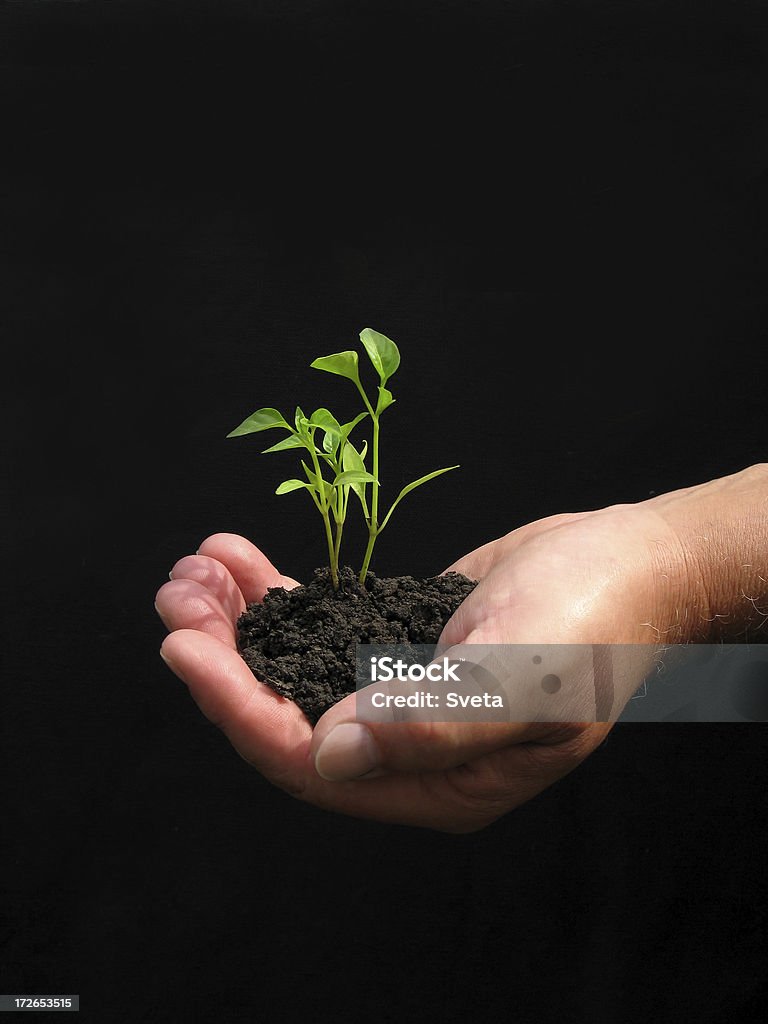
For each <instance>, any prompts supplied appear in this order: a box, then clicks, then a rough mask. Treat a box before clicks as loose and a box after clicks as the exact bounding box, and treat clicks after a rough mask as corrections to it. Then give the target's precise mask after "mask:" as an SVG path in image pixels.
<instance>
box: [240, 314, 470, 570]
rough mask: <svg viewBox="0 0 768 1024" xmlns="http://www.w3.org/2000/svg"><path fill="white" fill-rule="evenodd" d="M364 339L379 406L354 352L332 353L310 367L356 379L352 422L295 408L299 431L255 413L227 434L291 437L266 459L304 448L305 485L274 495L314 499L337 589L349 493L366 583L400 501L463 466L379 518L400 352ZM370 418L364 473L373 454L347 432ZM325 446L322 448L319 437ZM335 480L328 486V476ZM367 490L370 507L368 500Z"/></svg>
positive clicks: (287, 486)
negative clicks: (277, 432)
mask: <svg viewBox="0 0 768 1024" xmlns="http://www.w3.org/2000/svg"><path fill="white" fill-rule="evenodd" d="M360 341H361V342H362V343H363V348H364V349H365V351H366V353H367V354H368V358H369V359H370V361H371V364H372V365H373V368H374V370H375V371H376V373H377V374H378V377H379V384H378V385H377V397H376V405H375V406H374V405H373V402H372V401H371V399H370V398H369V396H368V393H367V392H366V390H365V388H364V387H363V385H362V383H361V381H360V368H359V362H358V355H357V352H355V351H352V350H349V351H346V352H335V353H333V354H332V355H329V356H321V357H320V358H319V359H315V360H314V362H312V363H311V366H312V367H313V368H314V369H316V370H324V371H325V372H326V373H333V374H336V375H337V376H339V377H346V378H347V379H348V380H351V381H352V383H353V384H354V385H355V387H356V388H357V390H358V392H359V393H360V396H361V398H362V400H363V404H364V406H365V409H364V411H363V412H360V413H359V414H358V415H357V416H355V418H354V419H352V420H350V421H349V422H348V423H343V424H342V423H339V421H338V420H337V419H336V417H335V416H334V415H333V413H331V412H330V410H329V409H326V408H320V409H316V410H315V411H314V412H313V413H312V415H311V416H309V417H308V416H306V414H305V413H304V412H303V411H302V409H301V407H300V406H297V407H296V412H295V414H294V425H293V426H291V425H290V423H288V421H287V420H286V419H285V417H284V416H283V415H282V413H281V412H279V411H278V410H277V409H271V408H265V409H258V410H257V411H256V412H255V413H253V414H252V415H251V416H249V417H248V419H246V420H244V421H243V422H242V423H241V424H240V426H239V427H236V428H235V429H234V430H233V431H231V432H230V433H229V434H227V437H241V436H242V435H244V434H254V433H257V432H259V431H262V430H272V429H275V428H277V429H283V430H287V431H288V436H287V437H285V438H283V440H281V441H278V442H277V444H273V445H272V446H271V447H270V448H265V449H264V450H263V453H262V454H265V455H266V454H269V453H271V452H281V451H288V450H290V449H303V450H304V451H306V452H308V453H309V459H310V462H311V467H310V465H308V464H307V462H306V461H305V460H304V459H302V460H301V465H302V468H303V469H304V475H305V476H306V480H299V479H296V478H293V479H290V480H284V481H283V483H281V484H280V485H279V487H278V488H277V490H276V492H275V493H276V494H288V493H290V492H291V491H298V490H302V489H303V490H307V491H309V494H310V497H311V498H312V501H313V502H314V503H315V506H316V508H317V510H318V512H319V513H320V515H321V516H322V518H323V524H324V528H325V537H326V542H327V544H328V558H329V564H330V571H331V581H332V583H333V586H334V588H335V589H338V586H339V552H340V550H341V539H342V535H343V532H344V523H345V522H346V518H347V506H348V503H349V493H350V491H353V492H354V494H355V496H356V497H357V499H358V501H359V502H360V506H361V509H362V512H363V516H364V518H365V522H366V526H367V528H368V543H367V546H366V549H365V554H364V556H363V563H362V568H361V569H360V576H359V579H360V582H361V583H364V582H365V577H366V575H367V573H368V567H369V565H370V562H371V556H372V554H373V548H374V545H375V543H376V539H377V537H378V536H379V534H380V533H381V532H382V530H383V529H384V528H385V526H386V525H387V523H388V522H389V520H390V518H391V516H392V513H393V512H394V510H395V508H396V507H397V505H398V504H399V503H400V502H401V501H402V499H403V498H404V497H405V496H406V494H409V493H410V492H411V491H413V490H415V488H417V487H420V486H421V485H422V484H424V483H426V482H427V481H428V480H433V479H434V478H435V477H437V476H440V475H441V474H442V473H447V472H449V470H452V469H458V466H446V467H445V468H444V469H436V470H435V471H434V472H432V473H427V475H426V476H422V477H419V479H418V480H414V481H413V482H412V483H410V484H407V485H406V486H405V487H403V489H402V490H401V491H400V493H399V494H398V496H397V497H396V498H395V500H394V501H393V502H392V504H391V505H390V507H389V510H388V511H387V513H386V515H384V516H383V517H381V518H380V516H379V491H380V482H379V432H380V423H379V421H380V418H381V415H382V413H384V412H385V411H386V410H387V409H388V408H389V407H390V406H391V405H392V404H393V403H394V401H395V399H394V397H393V395H392V392H391V391H390V390H388V388H387V387H386V384H387V382H388V381H389V379H390V377H392V375H393V374H394V373H395V371H396V370H397V368H398V367H399V365H400V352H399V351H398V348H397V345H396V344H395V343H394V341H391V340H390V339H389V338H387V337H386V336H385V335H383V334H379V332H378V331H374V330H372V329H371V328H370V327H366V328H365V330H363V331H361V332H360ZM367 418H370V420H371V445H370V451H371V469H370V471H369V470H368V469H367V468H366V465H365V459H366V456H367V454H368V442H367V441H364V442H363V443H362V445H361V446H360V449H359V450H358V449H357V448H356V447H355V446H354V445H353V444H352V442H351V441H350V440H349V437H350V434H351V433H352V431H353V430H354V429H355V427H357V426H358V424H359V423H361V422H362V421H363V420H365V419H367ZM319 435H321V436H322V440H321V441H320V444H319V445H318V436H319ZM324 467H328V468H327V470H326V472H327V473H328V475H329V476H330V477H331V479H330V480H329V479H328V478H327V476H326V475H325V474H324ZM369 487H370V502H369V500H368V497H369V492H368V488H369Z"/></svg>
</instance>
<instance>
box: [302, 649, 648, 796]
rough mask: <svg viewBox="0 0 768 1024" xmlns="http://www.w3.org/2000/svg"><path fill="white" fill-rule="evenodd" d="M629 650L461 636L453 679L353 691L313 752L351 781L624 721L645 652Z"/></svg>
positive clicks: (430, 767)
mask: <svg viewBox="0 0 768 1024" xmlns="http://www.w3.org/2000/svg"><path fill="white" fill-rule="evenodd" d="M639 653H640V655H642V654H643V651H641V652H639ZM629 655H630V656H629V657H627V654H626V651H625V649H624V648H621V647H619V648H614V649H613V651H611V650H609V649H608V648H607V647H606V646H604V645H592V644H543V645H542V644H536V645H531V644H491V645H489V644H470V643H466V644H460V645H457V646H454V647H451V648H449V649H448V651H447V654H445V655H444V657H445V662H446V663H448V664H450V665H451V666H452V670H457V672H456V674H453V675H449V674H446V675H444V676H443V678H444V679H449V678H450V679H451V680H452V681H451V682H450V683H446V682H444V681H442V680H441V681H439V682H431V683H428V682H425V681H419V682H413V681H406V680H405V679H403V680H398V679H395V680H394V681H393V682H388V683H382V682H373V683H371V684H370V685H369V686H366V687H364V688H363V689H361V690H359V691H358V692H357V693H353V694H350V695H349V696H347V697H345V698H344V699H343V700H342V701H340V702H339V703H338V704H336V705H335V706H334V707H332V708H331V709H330V710H329V711H327V712H326V714H325V715H323V717H322V718H321V719H320V721H319V722H318V723H317V726H316V727H315V730H314V733H313V736H312V741H311V746H310V758H311V759H312V760H313V763H314V766H315V770H316V771H317V773H318V774H319V775H320V776H321V777H322V778H324V779H327V780H329V781H342V780H349V779H356V778H361V777H363V776H371V777H372V776H374V775H383V774H389V773H421V772H435V771H442V770H446V769H450V768H455V767H457V766H459V765H462V764H466V763H467V762H469V761H472V760H474V759H476V758H478V757H481V756H483V755H486V754H491V753H494V752H497V751H499V750H502V749H504V748H507V747H510V746H514V745H517V744H521V743H537V744H553V743H559V742H561V741H562V740H563V738H564V736H565V735H567V734H570V733H572V732H573V730H574V728H576V730H577V731H578V730H580V729H582V728H583V727H584V725H586V724H589V723H596V722H606V723H607V722H613V721H615V719H616V717H617V716H618V714H619V713H620V710H621V708H622V707H623V704H624V702H625V699H626V697H627V696H628V694H629V693H631V692H632V690H633V688H636V686H637V685H638V681H639V679H638V668H639V667H640V662H641V661H643V660H644V659H643V658H642V657H641V658H640V662H639V661H638V652H636V651H634V650H632V649H630V652H629ZM640 678H642V675H640ZM491 709H494V710H491Z"/></svg>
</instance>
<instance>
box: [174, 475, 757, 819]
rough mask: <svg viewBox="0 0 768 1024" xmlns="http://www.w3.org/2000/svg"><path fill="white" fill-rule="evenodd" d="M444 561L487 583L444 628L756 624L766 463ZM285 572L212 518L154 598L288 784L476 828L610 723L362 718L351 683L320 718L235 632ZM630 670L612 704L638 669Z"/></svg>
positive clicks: (641, 629)
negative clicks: (299, 703)
mask: <svg viewBox="0 0 768 1024" xmlns="http://www.w3.org/2000/svg"><path fill="white" fill-rule="evenodd" d="M449 569H453V570H457V571H459V572H463V573H465V574H466V575H468V576H470V577H472V578H474V579H477V580H479V581H480V582H479V584H478V586H477V588H476V589H475V590H474V591H473V593H472V594H471V595H470V596H469V597H468V598H467V600H466V601H465V602H464V603H463V604H462V605H461V606H460V608H459V609H458V611H457V612H456V614H455V615H454V616H453V618H452V619H451V620H450V622H449V623H448V624H447V626H446V628H445V630H444V632H443V636H442V637H441V642H443V643H447V644H452V645H453V644H460V643H508V644H513V643H524V644H553V643H563V644H585V643H587V644H648V645H649V649H652V648H654V647H656V646H662V645H665V644H669V643H687V642H698V643H705V642H720V641H726V640H729V641H740V640H745V639H750V640H756V639H759V638H760V637H761V636H764V632H765V629H766V622H767V621H768V584H767V583H766V580H768V466H766V465H757V466H752V467H750V468H748V469H746V470H743V471H742V472H740V473H736V474H734V475H732V476H728V477H724V478H722V479H720V480H714V481H711V482H709V483H706V484H701V485H699V486H696V487H691V488H686V489H683V490H680V491H674V492H671V493H669V494H665V495H661V496H659V497H656V498H653V499H651V500H649V501H645V502H640V503H637V504H633V505H613V506H610V507H608V508H604V509H600V510H598V511H593V512H582V513H573V514H564V515H556V516H551V517H549V518H547V519H542V520H539V521H537V522H534V523H529V524H528V525H526V526H523V527H521V528H520V529H517V530H513V531H512V532H511V533H509V534H507V535H506V536H504V537H501V538H499V539H498V540H495V541H492V542H490V543H489V544H485V545H483V546H482V547H480V548H478V549H477V550H475V551H473V552H471V553H470V554H468V555H466V556H464V557H463V558H460V559H459V560H458V561H457V562H455V563H453V565H451V566H449ZM296 585H297V583H296V581H295V580H293V579H291V578H290V577H286V576H283V575H281V574H280V572H279V571H278V569H276V568H275V566H274V565H272V563H271V562H270V561H269V559H268V558H267V557H266V556H265V555H264V554H263V553H262V552H261V551H260V550H259V549H258V548H256V547H255V546H254V545H253V544H251V543H250V542H249V541H247V540H246V539H245V538H243V537H238V536H235V535H233V534H223V533H219V534H215V535H213V536H212V537H209V538H208V539H207V540H205V541H204V542H203V544H202V545H201V547H200V549H199V550H198V552H197V554H195V555H191V556H186V557H184V558H182V559H181V560H180V561H178V562H177V563H176V565H175V566H174V567H173V570H172V572H171V580H170V581H169V582H168V583H166V584H164V585H163V586H162V587H161V588H160V590H159V591H158V594H157V599H156V607H157V610H158V613H159V614H160V616H161V618H162V620H163V622H164V623H165V625H166V626H167V627H168V629H169V631H170V633H169V635H168V636H167V637H166V639H165V641H164V643H163V645H162V649H161V655H162V657H163V658H164V660H165V661H166V662H167V664H168V665H169V667H170V668H171V669H172V670H173V671H174V672H175V673H176V675H178V676H179V677H180V678H181V679H182V680H183V681H184V682H185V683H186V684H187V686H188V687H189V690H190V693H191V695H192V697H193V698H194V699H195V701H196V702H197V703H198V705H199V707H200V708H201V710H202V711H203V713H204V714H205V715H206V716H207V717H208V718H209V719H210V721H211V722H213V723H214V724H215V725H217V726H218V727H219V728H220V729H222V730H223V731H224V733H225V734H226V735H227V737H228V738H229V740H230V741H231V743H232V744H233V746H234V747H235V749H236V750H237V751H238V753H239V754H240V755H241V756H242V757H243V758H245V760H246V761H248V762H249V763H250V764H252V765H253V766H254V767H255V768H256V769H257V770H258V771H259V772H261V773H262V774H263V775H264V776H265V777H266V778H267V779H269V780H270V781H271V782H273V783H274V784H275V785H277V786H279V787H281V788H282V789H284V790H285V791H286V792H288V793H290V794H291V795H292V796H295V797H297V798H299V799H302V800H306V801H308V802H310V803H313V804H316V805H317V806H319V807H323V808H325V809H327V810H331V811H336V812H340V813H343V814H349V815H354V816H357V817H363V818H373V819H376V820H379V821H384V822H393V823H401V824H407V825H414V826H421V827H426V828H432V829H439V830H442V831H446V832H457V833H458V832H472V831H475V830H477V829H480V828H483V827H485V826H486V825H488V824H489V823H491V822H492V821H494V820H495V819H497V818H498V817H500V816H501V815H503V814H505V813H507V812H508V811H510V810H512V809H513V808H515V807H517V806H519V805H520V804H522V803H524V802H525V801H526V800H529V799H531V798H532V797H534V796H536V794H538V793H540V792H541V791H542V790H544V789H546V788H547V787H548V786H550V785H552V784H553V783H554V782H556V781H557V780H558V779H560V778H562V777H563V776H564V775H566V774H567V773H568V772H570V771H572V770H573V769H574V768H576V767H577V766H578V765H579V764H580V763H581V762H582V761H583V760H584V758H586V757H587V756H588V755H589V754H590V753H592V752H593V751H594V750H595V749H596V748H597V747H598V746H599V744H600V743H601V742H602V741H603V740H604V739H605V737H606V735H607V733H608V732H609V731H610V729H611V727H612V723H611V722H597V723H596V722H559V723H546V722H519V723H510V722H505V723H483V724H468V723H464V724H459V723H434V722H416V721H414V722H407V721H406V722H398V723H387V724H379V725H371V726H369V727H365V726H362V725H360V724H359V723H356V721H355V695H354V694H352V695H350V696H349V697H347V698H345V699H344V700H343V701H341V702H339V703H338V704H337V705H336V706H335V707H333V708H332V709H330V710H329V711H328V712H327V713H326V714H325V715H324V716H323V718H322V719H321V720H320V721H319V722H318V723H317V725H316V727H315V729H314V731H313V730H312V728H311V726H310V725H309V723H308V721H307V720H306V718H304V716H303V714H302V713H301V711H299V709H298V707H296V705H294V704H293V703H291V702H290V701H287V700H285V699H284V698H281V697H278V696H277V695H276V694H275V693H274V692H273V691H272V690H271V689H270V688H269V687H267V686H265V685H263V684H261V683H259V682H258V681H257V680H256V679H255V678H254V677H253V674H252V673H251V671H250V669H248V668H247V666H246V665H245V663H244V662H243V661H242V659H241V658H240V656H239V654H238V653H237V650H236V646H235V623H236V621H237V617H238V615H239V614H240V612H241V611H242V610H243V609H244V607H245V604H246V602H248V603H250V602H252V601H260V600H262V598H263V597H264V594H265V592H266V589H267V588H268V587H273V586H287V587H292V586H296ZM629 682H630V683H632V684H633V685H630V686H628V687H625V689H624V691H623V692H622V693H621V694H620V697H619V700H618V702H617V703H618V705H620V706H617V707H615V708H614V712H615V713H614V714H613V715H612V718H613V719H614V720H615V717H617V716H618V714H619V712H620V710H621V706H623V703H624V702H625V701H626V700H627V699H628V698H629V697H630V696H631V693H632V692H633V687H634V685H636V684H638V683H639V682H640V679H639V678H638V679H636V680H630V681H629ZM337 727H340V728H338V731H336V732H334V737H333V738H332V739H331V740H329V737H330V735H331V732H332V731H333V730H334V729H337ZM326 741H329V742H326ZM321 748H322V750H321ZM321 773H322V774H321Z"/></svg>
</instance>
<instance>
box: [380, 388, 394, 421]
mask: <svg viewBox="0 0 768 1024" xmlns="http://www.w3.org/2000/svg"><path fill="white" fill-rule="evenodd" d="M394 401H395V399H394V398H393V397H392V392H391V391H387V389H386V388H382V387H380V388H379V401H378V402H377V404H376V415H377V416H380V415H381V414H382V413H383V412H384V410H385V409H388V408H389V407H390V405H392V403H393V402H394Z"/></svg>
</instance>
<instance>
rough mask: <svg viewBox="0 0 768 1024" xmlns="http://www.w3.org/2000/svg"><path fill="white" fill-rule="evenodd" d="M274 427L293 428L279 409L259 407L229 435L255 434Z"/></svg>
mask: <svg viewBox="0 0 768 1024" xmlns="http://www.w3.org/2000/svg"><path fill="white" fill-rule="evenodd" d="M273 427H285V429H286V430H290V429H291V428H290V427H289V426H288V424H287V423H286V422H285V420H284V419H283V414H282V413H281V412H278V410H277V409H257V410H256V412H254V413H252V415H250V416H249V417H248V419H247V420H243V422H242V423H241V424H240V426H239V427H235V429H234V430H231V431H230V432H229V433H228V434H227V437H242V435H243V434H255V433H257V432H258V431H259V430H271V429H272V428H273Z"/></svg>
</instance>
